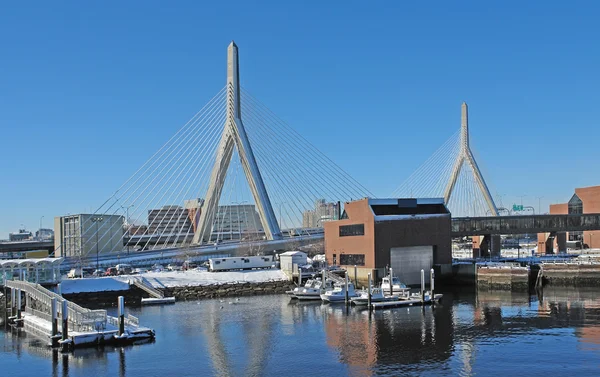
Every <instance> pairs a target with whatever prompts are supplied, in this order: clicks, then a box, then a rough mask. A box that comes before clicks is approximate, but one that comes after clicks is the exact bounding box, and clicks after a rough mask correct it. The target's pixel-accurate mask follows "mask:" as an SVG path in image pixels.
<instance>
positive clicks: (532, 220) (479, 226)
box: [452, 213, 600, 237]
mask: <svg viewBox="0 0 600 377" xmlns="http://www.w3.org/2000/svg"><path fill="white" fill-rule="evenodd" d="M584 230H600V213H589V214H588V213H586V214H578V215H530V216H490V217H457V218H453V219H452V236H453V237H460V236H475V235H482V234H523V233H547V232H572V231H584Z"/></svg>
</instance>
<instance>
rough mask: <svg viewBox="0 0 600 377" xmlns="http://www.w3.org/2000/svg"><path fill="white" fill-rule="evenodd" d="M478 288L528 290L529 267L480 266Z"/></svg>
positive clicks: (478, 269) (478, 268)
mask: <svg viewBox="0 0 600 377" xmlns="http://www.w3.org/2000/svg"><path fill="white" fill-rule="evenodd" d="M477 288H480V289H491V290H493V289H498V290H501V289H504V290H510V291H527V290H528V289H529V268H527V267H517V266H478V267H477Z"/></svg>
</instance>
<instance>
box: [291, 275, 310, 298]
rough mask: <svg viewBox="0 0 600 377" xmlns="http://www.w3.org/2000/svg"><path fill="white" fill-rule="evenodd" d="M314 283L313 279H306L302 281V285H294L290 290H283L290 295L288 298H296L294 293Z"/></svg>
mask: <svg viewBox="0 0 600 377" xmlns="http://www.w3.org/2000/svg"><path fill="white" fill-rule="evenodd" d="M314 283H315V280H313V279H308V280H307V281H306V283H304V287H296V288H294V289H293V290H290V291H285V293H286V294H287V295H288V296H290V298H292V299H294V298H298V297H296V293H298V292H300V291H301V290H302V289H304V288H310V287H312V286H313V284H314Z"/></svg>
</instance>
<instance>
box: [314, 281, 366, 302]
mask: <svg viewBox="0 0 600 377" xmlns="http://www.w3.org/2000/svg"><path fill="white" fill-rule="evenodd" d="M357 296H358V294H357V293H356V292H355V291H354V284H352V283H348V298H352V297H357ZM321 300H323V301H324V302H343V301H345V300H346V286H345V284H336V285H335V287H333V289H330V290H327V291H325V293H323V294H321Z"/></svg>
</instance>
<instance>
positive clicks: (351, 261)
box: [340, 254, 365, 266]
mask: <svg viewBox="0 0 600 377" xmlns="http://www.w3.org/2000/svg"><path fill="white" fill-rule="evenodd" d="M340 265H341V266H364V265H365V255H364V254H341V255H340Z"/></svg>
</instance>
